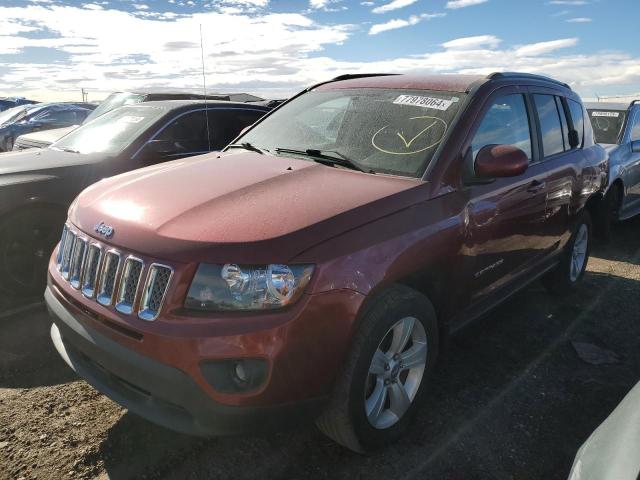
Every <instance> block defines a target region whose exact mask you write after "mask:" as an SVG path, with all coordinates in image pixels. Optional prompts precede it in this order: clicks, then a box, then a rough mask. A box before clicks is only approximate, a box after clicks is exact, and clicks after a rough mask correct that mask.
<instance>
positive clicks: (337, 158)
mask: <svg viewBox="0 0 640 480" xmlns="http://www.w3.org/2000/svg"><path fill="white" fill-rule="evenodd" d="M276 153H291V154H294V155H304V156H305V157H311V158H312V159H313V160H314V161H315V162H318V163H322V164H325V165H332V166H333V165H340V166H341V167H346V168H350V169H351V170H357V171H359V172H365V173H376V172H374V171H373V170H365V169H364V168H362V167H361V166H360V165H358V164H357V163H356V162H354V161H353V160H351V159H350V158H348V157H346V156H345V155H343V154H342V153H340V152H336V151H335V150H319V149H316V148H307V149H306V150H295V149H292V148H276ZM329 154H333V155H329Z"/></svg>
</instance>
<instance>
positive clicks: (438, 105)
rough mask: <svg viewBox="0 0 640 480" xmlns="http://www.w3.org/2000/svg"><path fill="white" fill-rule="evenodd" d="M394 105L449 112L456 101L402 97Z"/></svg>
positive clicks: (413, 96)
mask: <svg viewBox="0 0 640 480" xmlns="http://www.w3.org/2000/svg"><path fill="white" fill-rule="evenodd" d="M393 103H395V104H396V105H411V106H414V107H423V108H433V109H435V110H447V109H448V108H449V107H450V106H451V104H452V103H454V99H451V100H445V99H443V98H434V97H422V96H420V95H400V96H399V97H398V98H396V99H395V100H394V101H393Z"/></svg>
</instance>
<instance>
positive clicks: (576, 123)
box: [568, 100, 584, 147]
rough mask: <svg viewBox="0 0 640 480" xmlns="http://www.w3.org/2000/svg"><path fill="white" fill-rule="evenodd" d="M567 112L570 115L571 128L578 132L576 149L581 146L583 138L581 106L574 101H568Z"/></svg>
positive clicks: (582, 112)
mask: <svg viewBox="0 0 640 480" xmlns="http://www.w3.org/2000/svg"><path fill="white" fill-rule="evenodd" d="M568 103H569V112H570V113H571V120H572V121H573V128H574V130H575V131H576V132H578V147H581V146H582V140H583V138H584V111H583V110H582V105H580V104H579V103H578V102H576V101H574V100H569V101H568Z"/></svg>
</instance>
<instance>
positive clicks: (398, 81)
mask: <svg viewBox="0 0 640 480" xmlns="http://www.w3.org/2000/svg"><path fill="white" fill-rule="evenodd" d="M338 78H340V77H338ZM485 78H486V77H484V76H480V75H450V74H443V75H417V74H407V75H376V76H370V77H368V76H362V77H357V78H346V79H345V80H338V81H336V82H329V83H325V84H323V85H320V86H319V87H318V90H333V89H337V88H400V89H415V90H437V91H447V92H467V91H468V90H469V88H470V87H471V85H472V84H473V83H475V82H477V81H478V80H483V79H485Z"/></svg>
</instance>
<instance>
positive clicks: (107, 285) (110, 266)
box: [96, 250, 120, 305]
mask: <svg viewBox="0 0 640 480" xmlns="http://www.w3.org/2000/svg"><path fill="white" fill-rule="evenodd" d="M118 267H120V254H119V253H118V252H116V251H115V250H109V251H108V252H107V253H106V254H105V256H104V264H103V265H102V272H101V273H100V282H99V285H100V286H99V287H98V295H97V297H96V299H97V300H98V303H101V304H102V305H111V302H112V301H113V292H114V291H115V288H116V280H117V276H118Z"/></svg>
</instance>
